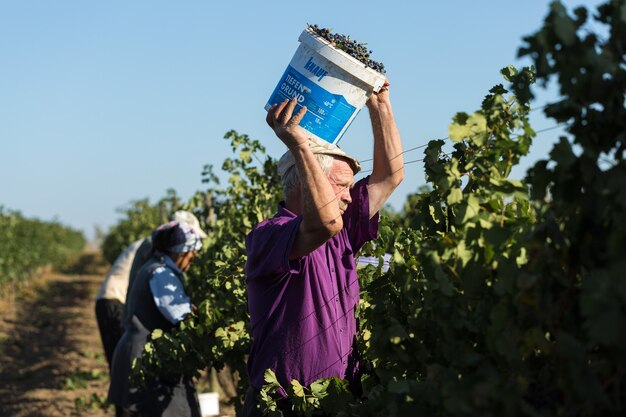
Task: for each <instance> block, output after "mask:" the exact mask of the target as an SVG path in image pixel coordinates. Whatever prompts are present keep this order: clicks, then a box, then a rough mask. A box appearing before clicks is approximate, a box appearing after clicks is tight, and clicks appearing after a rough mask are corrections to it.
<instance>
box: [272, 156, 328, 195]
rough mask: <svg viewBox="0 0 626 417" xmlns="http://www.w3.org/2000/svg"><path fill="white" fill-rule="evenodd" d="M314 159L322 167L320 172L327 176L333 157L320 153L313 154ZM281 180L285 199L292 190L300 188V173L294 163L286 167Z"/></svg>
mask: <svg viewBox="0 0 626 417" xmlns="http://www.w3.org/2000/svg"><path fill="white" fill-rule="evenodd" d="M315 159H317V162H318V163H319V164H320V167H321V168H322V172H323V173H324V175H326V176H328V174H329V173H330V169H331V168H332V166H333V161H334V160H335V158H334V157H333V156H331V155H324V154H321V153H317V154H315ZM282 180H283V198H284V199H285V201H287V199H288V196H290V195H292V194H293V193H294V192H296V191H298V189H299V188H300V175H299V172H298V168H296V166H295V165H293V166H291V167H290V168H288V169H287V171H286V172H285V174H284V175H283V177H282Z"/></svg>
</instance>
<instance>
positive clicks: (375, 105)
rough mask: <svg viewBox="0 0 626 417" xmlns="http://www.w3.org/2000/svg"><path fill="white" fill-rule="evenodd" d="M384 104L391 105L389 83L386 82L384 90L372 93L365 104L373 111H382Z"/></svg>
mask: <svg viewBox="0 0 626 417" xmlns="http://www.w3.org/2000/svg"><path fill="white" fill-rule="evenodd" d="M382 103H385V104H389V81H387V80H385V83H384V84H383V86H382V88H381V89H380V90H379V91H378V92H377V93H372V95H371V96H370V98H369V99H368V100H367V102H366V103H365V104H367V108H368V109H369V110H370V112H371V111H380V110H381V109H380V106H381V104H382Z"/></svg>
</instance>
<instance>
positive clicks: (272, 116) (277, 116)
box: [265, 98, 308, 149]
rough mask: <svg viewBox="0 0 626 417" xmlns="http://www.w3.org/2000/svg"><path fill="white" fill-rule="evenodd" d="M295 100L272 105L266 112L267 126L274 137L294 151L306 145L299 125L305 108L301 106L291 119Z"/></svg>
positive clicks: (304, 135)
mask: <svg viewBox="0 0 626 417" xmlns="http://www.w3.org/2000/svg"><path fill="white" fill-rule="evenodd" d="M296 104H297V100H296V99H295V98H293V99H291V100H285V101H283V102H282V103H280V104H274V105H273V106H272V107H271V108H270V109H269V111H268V112H267V118H266V119H265V120H266V121H267V124H268V125H270V127H271V128H272V129H273V130H274V133H276V136H278V137H279V138H280V140H282V141H283V143H284V144H285V145H287V148H289V149H295V148H297V147H299V146H301V145H304V144H306V143H308V139H307V137H306V134H305V133H304V129H302V127H300V125H299V123H300V121H301V120H302V118H303V117H304V115H305V114H306V107H305V106H302V108H301V109H300V111H299V112H298V113H296V114H295V116H293V117H292V114H293V110H294V109H295V108H296Z"/></svg>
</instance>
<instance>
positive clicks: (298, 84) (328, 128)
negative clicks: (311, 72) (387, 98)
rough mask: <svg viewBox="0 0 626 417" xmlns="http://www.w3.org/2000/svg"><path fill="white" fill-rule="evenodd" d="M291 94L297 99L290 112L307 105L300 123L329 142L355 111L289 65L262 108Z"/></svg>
mask: <svg viewBox="0 0 626 417" xmlns="http://www.w3.org/2000/svg"><path fill="white" fill-rule="evenodd" d="M294 97H296V98H297V99H298V105H297V106H296V110H294V113H295V112H297V111H298V110H299V109H300V107H301V106H306V108H307V113H306V115H305V116H304V118H303V119H302V121H301V122H300V126H302V127H303V128H304V129H306V130H308V131H309V132H311V133H313V134H314V135H316V136H318V137H319V138H321V139H324V140H325V141H327V142H330V143H333V142H335V141H336V139H338V136H339V134H340V133H341V131H342V130H343V128H344V127H345V126H346V123H348V121H349V120H350V118H351V117H352V115H353V114H354V112H355V111H356V107H354V106H353V105H351V104H350V103H348V102H347V101H346V99H345V98H344V97H343V96H342V95H338V94H331V93H330V92H328V91H326V90H324V89H323V88H322V87H320V86H319V85H317V84H315V83H314V82H313V81H311V80H309V79H308V78H307V77H305V76H304V75H302V74H300V73H299V72H298V71H296V70H295V69H294V68H293V67H292V66H291V65H289V66H288V67H287V70H286V71H285V73H284V74H283V76H282V78H281V79H280V81H279V82H278V85H277V86H276V89H275V90H274V92H273V93H272V96H271V97H270V99H269V101H268V103H267V106H266V109H267V110H269V108H270V107H271V106H272V105H274V104H276V103H282V102H283V101H284V100H285V99H292V98H294Z"/></svg>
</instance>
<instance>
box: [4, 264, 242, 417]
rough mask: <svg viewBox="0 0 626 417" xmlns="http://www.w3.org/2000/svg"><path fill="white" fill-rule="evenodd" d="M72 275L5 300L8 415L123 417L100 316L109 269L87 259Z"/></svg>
mask: <svg viewBox="0 0 626 417" xmlns="http://www.w3.org/2000/svg"><path fill="white" fill-rule="evenodd" d="M72 272H73V273H67V274H61V273H52V272H44V273H43V274H42V276H41V277H40V278H38V279H35V280H32V281H30V282H29V283H28V284H27V285H26V286H24V287H22V288H21V289H19V290H16V291H12V292H11V291H9V292H7V291H5V293H4V294H3V296H2V297H1V298H0V311H1V312H2V315H1V316H0V317H1V318H0V417H61V416H63V417H67V416H71V417H75V416H81V417H82V416H90V417H113V416H114V415H115V413H114V409H113V407H112V406H108V405H107V404H106V402H105V398H106V393H107V390H108V386H109V379H108V367H107V364H106V360H105V358H104V352H103V350H102V345H101V342H100V335H99V332H98V326H97V323H96V319H95V313H94V305H95V296H96V293H97V292H98V289H99V287H100V284H101V283H102V279H103V276H104V274H105V273H106V266H102V265H101V264H99V263H98V262H97V255H95V254H86V255H84V256H83V257H82V258H81V259H80V260H79V262H78V264H77V265H76V268H75V270H74V271H72ZM220 411H222V412H229V414H230V413H231V412H232V408H231V409H229V410H228V411H227V410H226V409H222V410H220Z"/></svg>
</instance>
